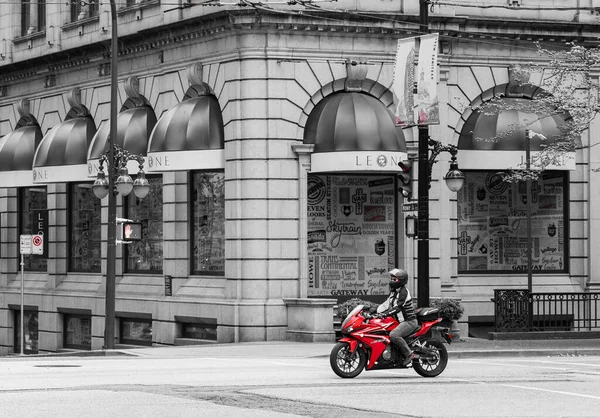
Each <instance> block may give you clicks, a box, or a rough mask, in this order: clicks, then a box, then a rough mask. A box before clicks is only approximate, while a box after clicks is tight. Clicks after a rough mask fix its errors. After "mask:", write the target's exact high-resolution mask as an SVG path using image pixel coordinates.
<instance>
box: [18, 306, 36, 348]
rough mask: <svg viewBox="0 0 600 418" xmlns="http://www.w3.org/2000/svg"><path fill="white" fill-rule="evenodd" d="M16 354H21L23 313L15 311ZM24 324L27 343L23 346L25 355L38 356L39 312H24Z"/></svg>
mask: <svg viewBox="0 0 600 418" xmlns="http://www.w3.org/2000/svg"><path fill="white" fill-rule="evenodd" d="M13 312H14V316H15V321H14V324H15V334H14V335H15V344H14V345H15V353H20V352H21V311H19V310H15V311H13ZM23 324H25V326H24V332H23V335H24V336H25V342H24V344H23V347H24V349H23V353H25V354H37V353H38V313H37V311H24V312H23Z"/></svg>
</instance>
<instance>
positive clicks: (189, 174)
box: [0, 0, 600, 354]
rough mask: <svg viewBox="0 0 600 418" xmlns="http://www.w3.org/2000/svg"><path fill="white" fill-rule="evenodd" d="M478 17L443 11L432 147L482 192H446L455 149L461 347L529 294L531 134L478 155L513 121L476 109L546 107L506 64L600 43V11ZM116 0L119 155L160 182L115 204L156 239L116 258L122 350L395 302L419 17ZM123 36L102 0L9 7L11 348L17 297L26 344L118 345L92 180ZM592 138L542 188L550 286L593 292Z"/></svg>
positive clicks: (1, 322) (6, 122)
mask: <svg viewBox="0 0 600 418" xmlns="http://www.w3.org/2000/svg"><path fill="white" fill-rule="evenodd" d="M481 3H482V2H481V1H471V0H462V1H447V2H444V1H439V2H438V1H433V2H431V3H430V4H428V7H427V9H428V12H429V20H428V23H429V28H430V30H431V31H432V32H433V33H438V34H439V48H438V50H439V58H438V69H439V79H438V81H437V94H438V99H439V124H433V125H430V126H429V134H430V136H431V138H433V139H434V140H436V141H439V142H441V143H443V144H449V145H455V146H457V147H458V149H459V152H458V164H459V167H460V169H461V170H463V171H464V172H465V174H466V177H467V179H466V182H465V186H464V187H463V189H461V191H460V192H458V193H454V192H451V191H450V190H448V189H447V188H446V186H445V185H444V182H443V181H442V178H443V176H444V174H445V173H446V171H447V170H448V167H449V164H448V163H449V155H447V154H440V156H439V158H438V162H437V164H435V165H434V169H433V175H432V181H431V189H430V221H429V222H430V240H429V253H430V259H429V260H427V262H429V263H430V277H429V282H430V294H431V297H451V298H460V299H462V301H463V303H464V306H465V315H464V316H463V318H462V319H461V330H462V332H463V333H465V334H466V333H468V332H469V328H470V326H469V325H470V322H471V328H474V326H475V322H474V321H475V319H476V318H478V320H479V322H481V321H483V322H485V321H488V322H489V320H490V318H492V317H493V309H494V306H493V303H492V302H491V301H490V299H491V298H492V297H493V296H494V289H496V288H523V287H524V286H525V287H526V286H527V280H528V277H527V275H526V274H525V272H524V270H523V266H524V262H525V261H524V258H523V253H522V247H523V239H524V235H523V233H524V230H525V229H524V226H523V225H524V221H523V208H524V206H523V205H524V202H523V200H522V196H523V194H524V191H523V188H522V187H521V186H519V185H508V184H505V183H502V182H499V181H498V178H497V173H498V171H501V170H505V169H507V168H508V166H510V164H512V163H513V159H514V158H517V159H518V158H520V157H519V156H521V155H522V153H523V150H524V148H523V147H524V143H523V140H522V139H520V138H521V137H515V138H513V139H514V140H513V141H512V142H510V143H509V142H506V143H503V144H502V145H500V142H498V143H497V144H495V145H494V144H492V146H488V145H486V146H483V145H482V144H479V143H477V141H474V140H473V138H474V137H475V136H477V133H474V132H480V131H481V132H484V131H485V132H488V133H489V132H492V133H493V132H495V131H496V130H501V129H503V127H505V125H506V124H507V123H508V124H510V123H512V122H511V120H512V119H510V118H511V117H513V118H514V117H516V118H517V119H518V117H519V115H516V116H515V115H512V116H511V115H504V119H502V118H501V117H498V118H496V119H494V120H490V119H485V118H484V117H482V115H479V114H476V113H473V112H472V111H470V110H469V109H470V106H472V105H477V104H478V103H481V102H482V101H485V100H487V98H489V97H490V95H491V94H493V93H498V92H505V93H508V95H507V96H508V98H509V99H511V100H530V99H532V98H533V99H535V97H534V96H535V94H534V93H533V90H535V89H533V90H531V89H530V90H527V89H524V90H519V91H515V90H514V89H512V84H511V71H510V70H511V68H512V66H513V65H517V64H522V63H526V62H529V61H531V60H535V59H536V55H535V52H536V48H535V45H534V41H539V42H542V43H543V44H544V45H555V46H564V45H565V43H566V42H578V43H581V44H584V45H589V46H595V45H596V44H597V33H598V29H599V27H600V25H599V22H598V19H597V15H598V10H600V1H597V0H586V1H575V0H562V1H542V0H537V1H536V0H531V1H527V0H512V1H508V2H507V1H504V0H495V1H489V2H486V5H487V6H490V5H492V3H493V6H494V7H485V8H484V7H481V6H480V5H481ZM488 3H489V4H488ZM116 5H117V13H116V15H117V21H118V50H119V54H118V57H117V60H118V74H117V75H118V97H115V98H113V100H116V102H117V105H118V109H119V115H118V117H117V130H118V135H117V138H116V139H115V142H116V143H117V144H119V145H120V146H121V147H122V148H124V149H126V150H127V151H128V152H130V153H131V154H135V155H138V154H140V155H143V156H144V163H143V164H142V167H141V168H142V169H143V170H144V171H145V173H146V177H147V178H148V180H149V181H150V184H151V190H150V193H149V194H148V196H147V197H146V198H144V199H138V198H136V197H135V196H134V195H133V194H131V195H129V196H127V197H122V196H118V197H117V209H118V210H117V213H118V216H119V217H123V218H128V219H132V220H136V221H139V222H141V223H142V240H141V241H136V242H134V243H132V244H127V245H126V244H119V245H117V259H116V308H115V311H116V319H115V328H116V333H115V335H116V341H117V343H119V344H142V345H149V344H166V345H170V344H176V343H177V344H180V343H185V342H190V341H191V342H211V341H213V342H215V341H218V342H238V341H270V340H284V339H286V338H292V339H299V340H309V341H319V340H320V341H333V336H334V334H333V328H332V323H333V318H331V321H329V318H328V315H330V314H331V315H332V314H333V312H332V306H333V304H334V303H337V302H339V301H343V300H346V299H348V298H351V297H361V298H365V299H370V300H375V301H377V300H381V298H382V295H383V294H385V293H386V292H387V276H386V274H385V273H386V272H387V271H388V270H389V269H390V268H391V267H393V266H397V267H402V268H405V269H406V270H408V271H409V273H410V275H411V277H413V276H416V275H417V263H418V260H417V258H416V255H417V252H416V248H417V244H416V241H415V240H414V239H412V238H408V237H406V235H405V231H404V218H405V216H406V215H407V214H406V213H403V212H402V204H403V203H406V201H405V200H404V199H403V197H402V195H401V194H400V193H399V192H398V187H399V184H398V179H397V174H398V165H397V162H398V161H402V160H405V159H406V158H407V156H408V154H409V153H410V152H411V151H412V150H414V149H415V147H416V145H417V142H416V140H417V136H418V135H417V128H404V129H402V128H401V127H398V126H396V123H395V118H394V112H395V110H396V108H397V106H398V103H399V99H398V97H397V94H395V92H394V90H393V84H394V70H395V68H396V65H395V59H396V52H397V46H398V40H399V39H405V38H410V37H415V36H419V35H421V34H422V32H420V29H422V28H420V25H419V15H420V7H419V1H417V0H352V1H351V0H338V1H336V2H328V1H305V2H300V1H298V2H296V1H292V2H281V1H269V0H266V1H263V2H260V3H259V2H254V1H241V2H234V1H214V2H205V1H200V0H127V1H124V0H123V1H121V0H117V1H116ZM110 39H111V9H110V5H109V2H108V1H101V2H95V1H92V2H90V3H89V4H84V5H80V4H79V2H72V3H71V4H67V3H65V2H50V1H47V2H45V3H43V2H29V1H26V0H22V1H18V0H11V1H9V2H8V3H7V4H6V3H3V5H2V14H1V15H0V353H1V354H7V353H12V352H18V350H19V347H20V346H19V341H20V337H19V329H20V322H19V321H20V310H21V308H20V306H21V305H20V304H21V284H22V283H23V284H24V321H27V322H26V323H25V325H26V326H25V329H26V335H25V349H26V351H27V352H44V351H57V350H60V349H64V348H73V349H99V348H101V347H102V345H103V344H104V334H103V333H104V314H105V289H106V281H105V275H106V269H107V260H106V257H107V248H106V241H107V231H108V228H107V224H108V203H107V199H102V200H100V199H98V198H96V197H95V196H94V194H93V193H92V188H91V186H92V183H93V181H94V180H95V179H96V176H97V174H98V171H99V169H100V162H101V160H102V155H103V153H104V152H105V149H106V148H105V147H106V144H107V141H108V135H109V119H110V102H111V94H110V63H111V57H110ZM532 83H533V85H534V86H535V80H532ZM511 95H512V96H511ZM501 119H502V120H501ZM506 119H507V120H508V122H506V121H505V120H506ZM536 129H540V130H542V131H544V132H547V131H545V130H546V129H549V130H552V129H553V125H552V124H551V123H550V124H544V125H543V126H541V127H538V128H536ZM599 129H600V127H599V126H597V123H594V124H592V126H591V128H590V130H589V132H588V133H587V134H586V135H584V136H583V137H582V138H581V144H580V146H579V147H578V148H577V150H576V155H575V159H574V160H573V163H572V164H567V165H565V166H562V167H557V168H556V169H555V170H550V171H548V172H547V173H545V174H544V175H543V176H542V177H541V178H540V180H539V182H538V183H537V184H536V185H535V190H534V203H535V205H536V206H535V208H536V210H537V211H539V216H538V218H536V220H535V222H534V226H533V229H534V232H533V240H534V243H535V251H536V252H535V256H534V258H535V260H534V262H535V263H534V264H535V265H536V267H535V269H536V271H535V274H534V275H533V280H534V289H537V290H549V291H561V292H583V291H587V290H596V291H597V290H598V286H599V284H600V282H599V280H600V279H599V277H600V275H599V274H598V270H599V269H600V265H599V264H598V263H599V261H598V258H597V257H593V248H594V247H595V246H596V242H597V241H598V240H600V235H598V234H595V232H596V231H597V230H598V217H597V215H595V211H594V210H593V207H594V206H595V204H596V203H599V200H600V195H599V194H598V193H597V192H596V191H595V184H597V182H598V180H597V178H596V177H597V176H598V173H596V172H594V171H593V170H594V169H595V168H597V167H598V162H599V155H598V151H597V149H598V147H593V146H592V145H594V144H595V138H596V137H597V133H598V130H599ZM537 147H539V145H537ZM103 168H104V170H106V166H105V165H104V167H103ZM128 168H129V170H130V172H131V173H132V175H134V174H135V173H136V172H137V171H138V164H137V163H135V164H131V163H130V165H129V166H128ZM134 177H135V175H134ZM22 235H43V238H44V240H43V244H41V247H42V249H43V255H29V254H27V255H24V256H21V253H20V248H21V245H20V244H21V243H20V237H21V236H22ZM34 245H35V244H34ZM21 260H23V262H22V265H21ZM420 262H424V261H423V260H420ZM417 288H418V286H417V284H416V281H415V280H412V281H411V282H410V289H411V292H413V293H415V292H416V291H417ZM324 318H325V319H326V320H324ZM488 325H489V324H488Z"/></svg>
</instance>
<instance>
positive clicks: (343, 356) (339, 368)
mask: <svg viewBox="0 0 600 418" xmlns="http://www.w3.org/2000/svg"><path fill="white" fill-rule="evenodd" d="M329 364H330V365H331V369H332V370H333V372H334V373H335V374H337V375H338V376H339V377H342V378H344V379H349V378H352V377H356V376H358V375H359V374H360V373H361V372H362V371H363V369H364V368H365V365H366V364H367V355H366V354H365V352H364V350H363V349H361V348H357V349H356V350H354V353H351V352H350V345H349V344H348V343H337V344H336V345H335V346H334V347H333V349H332V350H331V354H330V355H329Z"/></svg>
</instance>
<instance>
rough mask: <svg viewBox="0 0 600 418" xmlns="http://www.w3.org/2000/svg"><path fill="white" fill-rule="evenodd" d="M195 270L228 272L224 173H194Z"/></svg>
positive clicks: (193, 251)
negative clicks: (226, 267)
mask: <svg viewBox="0 0 600 418" xmlns="http://www.w3.org/2000/svg"><path fill="white" fill-rule="evenodd" d="M191 184H192V185H191V193H192V199H191V200H192V202H191V205H192V221H191V231H192V233H191V240H192V249H191V250H192V257H191V263H192V269H191V270H192V274H199V275H214V276H223V275H225V173H224V172H223V171H196V172H193V173H192V181H191Z"/></svg>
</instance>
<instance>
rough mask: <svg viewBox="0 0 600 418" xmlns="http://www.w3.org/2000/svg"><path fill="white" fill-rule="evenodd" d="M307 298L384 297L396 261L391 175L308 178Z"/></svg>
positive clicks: (394, 190)
mask: <svg viewBox="0 0 600 418" xmlns="http://www.w3.org/2000/svg"><path fill="white" fill-rule="evenodd" d="M307 194H308V195H307V198H308V206H307V215H308V248H307V250H308V281H309V283H308V294H309V296H329V297H332V296H333V297H336V296H361V295H362V296H364V295H384V294H387V293H388V281H389V276H388V275H387V274H386V273H387V272H388V271H389V270H390V269H391V268H393V267H394V265H395V262H396V234H395V228H396V224H395V207H396V188H395V180H394V178H393V177H392V176H376V175H356V176H355V175H352V176H350V175H345V176H339V175H315V174H311V175H309V177H308V189H307Z"/></svg>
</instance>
